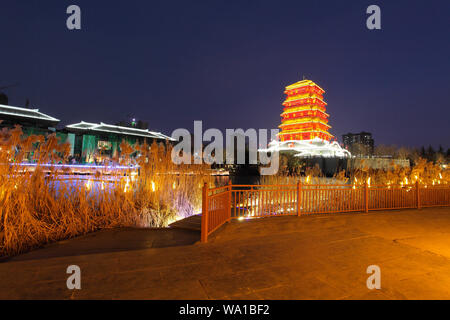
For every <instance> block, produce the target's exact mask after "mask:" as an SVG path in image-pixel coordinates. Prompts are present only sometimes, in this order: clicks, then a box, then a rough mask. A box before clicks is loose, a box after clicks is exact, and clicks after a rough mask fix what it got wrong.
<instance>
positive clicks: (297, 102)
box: [282, 97, 327, 107]
mask: <svg viewBox="0 0 450 320" xmlns="http://www.w3.org/2000/svg"><path fill="white" fill-rule="evenodd" d="M305 104H318V105H322V106H326V105H327V103H326V102H325V101H323V100H322V99H320V98H318V97H312V98H298V99H292V100H289V99H286V100H284V102H283V103H282V105H283V106H285V107H288V106H289V107H290V106H298V105H305Z"/></svg>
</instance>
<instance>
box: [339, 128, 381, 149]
mask: <svg viewBox="0 0 450 320" xmlns="http://www.w3.org/2000/svg"><path fill="white" fill-rule="evenodd" d="M342 140H343V142H344V147H345V148H347V149H348V150H350V152H352V153H355V154H365V155H371V154H373V151H374V140H373V138H372V134H371V133H370V132H364V131H362V132H360V133H347V134H344V135H343V136H342Z"/></svg>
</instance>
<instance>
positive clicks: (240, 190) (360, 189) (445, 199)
mask: <svg viewBox="0 0 450 320" xmlns="http://www.w3.org/2000/svg"><path fill="white" fill-rule="evenodd" d="M433 206H450V187H449V186H432V187H429V186H419V184H418V183H416V184H414V185H405V186H379V185H372V186H369V185H367V184H365V185H360V186H352V185H342V184H341V185H329V184H327V185H310V184H303V185H302V184H300V182H299V183H297V184H296V185H231V184H229V185H227V186H224V187H218V188H212V189H210V188H208V186H207V185H206V183H205V185H204V186H203V197H202V212H203V214H202V229H201V234H202V235H201V240H202V242H206V241H207V240H208V236H209V235H210V234H211V233H212V232H214V231H215V230H217V229H218V228H219V227H220V226H221V225H223V224H224V223H225V222H228V221H230V220H231V219H248V218H261V217H270V216H286V215H296V216H299V215H303V214H315V213H338V212H352V211H360V212H368V211H369V210H389V209H403V208H418V209H420V208H421V207H433Z"/></svg>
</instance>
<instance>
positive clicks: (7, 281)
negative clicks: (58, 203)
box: [0, 208, 450, 299]
mask: <svg viewBox="0 0 450 320" xmlns="http://www.w3.org/2000/svg"><path fill="white" fill-rule="evenodd" d="M198 239H199V233H198V232H196V231H188V230H180V229H168V230H144V229H115V230H105V231H101V232H98V233H94V234H91V235H88V236H84V237H80V238H77V239H72V240H67V241H63V242H60V243H58V244H55V245H50V246H48V247H46V248H43V249H39V250H35V251H33V252H30V253H28V254H24V255H21V256H18V257H15V258H12V259H9V260H7V261H4V262H1V263H0V299H450V208H432V209H422V210H398V211H379V212H370V213H368V214H364V213H349V214H329V215H313V216H302V217H299V218H298V217H273V218H265V219H255V220H251V221H250V220H249V221H233V222H231V223H229V224H226V225H225V226H223V227H222V228H221V229H219V230H218V231H217V232H216V233H215V234H214V235H213V236H212V237H211V239H210V241H209V242H208V243H206V244H201V243H198V242H196V243H193V242H195V241H197V240H198ZM72 264H75V265H78V266H80V268H81V286H82V288H81V290H72V291H71V290H68V289H67V287H66V279H67V277H68V276H69V275H67V274H66V268H67V266H69V265H72ZM369 265H378V266H379V267H380V268H381V289H380V290H369V289H367V286H366V280H367V278H368V276H369V274H367V273H366V269H367V267H368V266H369Z"/></svg>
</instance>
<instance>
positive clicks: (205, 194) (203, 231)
mask: <svg viewBox="0 0 450 320" xmlns="http://www.w3.org/2000/svg"><path fill="white" fill-rule="evenodd" d="M207 241H208V184H207V183H206V182H205V183H204V184H203V190H202V227H201V242H207Z"/></svg>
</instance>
